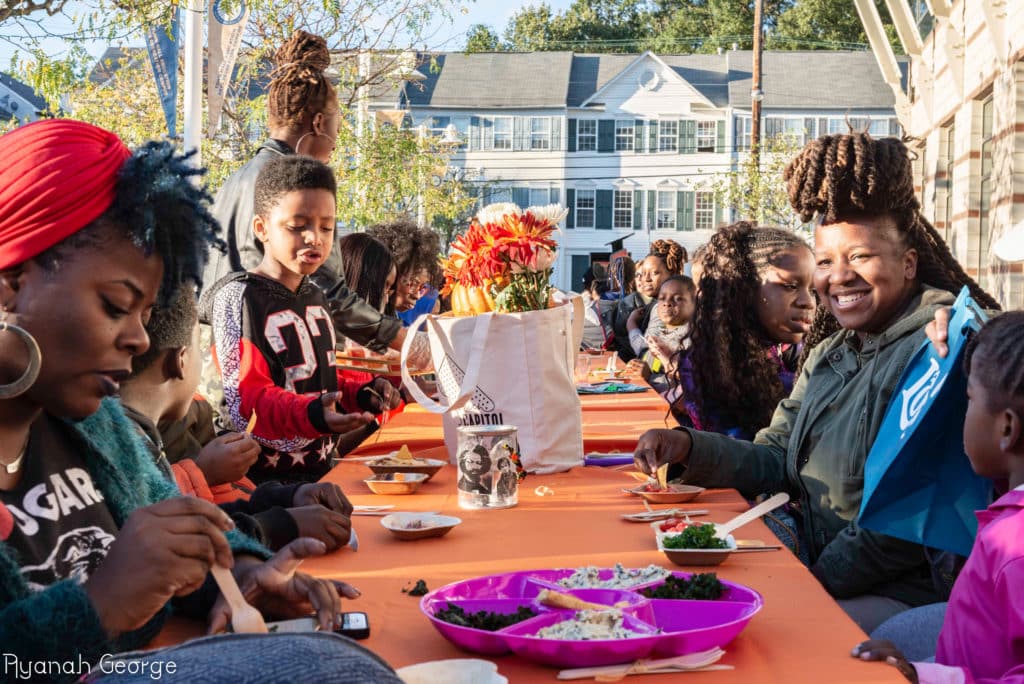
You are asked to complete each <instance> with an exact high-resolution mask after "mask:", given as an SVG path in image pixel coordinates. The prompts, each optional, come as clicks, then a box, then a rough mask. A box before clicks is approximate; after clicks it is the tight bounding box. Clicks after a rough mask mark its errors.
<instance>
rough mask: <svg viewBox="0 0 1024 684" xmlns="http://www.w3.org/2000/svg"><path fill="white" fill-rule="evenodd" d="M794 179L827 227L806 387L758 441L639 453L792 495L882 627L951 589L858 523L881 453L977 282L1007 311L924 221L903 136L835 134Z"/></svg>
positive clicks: (924, 562) (834, 574)
mask: <svg viewBox="0 0 1024 684" xmlns="http://www.w3.org/2000/svg"><path fill="white" fill-rule="evenodd" d="M785 178H786V181H787V183H788V188H789V197H790V202H791V204H792V205H793V208H794V209H795V210H796V211H797V213H799V214H800V216H801V217H802V218H803V219H804V220H810V219H812V218H814V217H818V220H819V223H818V226H817V228H816V229H815V261H816V270H815V275H814V287H815V290H816V291H817V294H818V300H819V310H818V312H817V314H816V315H815V319H816V325H815V326H814V327H813V328H812V331H811V333H809V334H808V338H807V339H806V340H805V345H806V346H807V347H809V348H810V349H809V350H808V352H807V353H806V354H805V356H806V358H805V360H804V363H803V366H802V368H801V370H800V372H799V375H798V377H797V380H796V382H795V384H794V387H793V391H792V392H791V393H790V395H789V397H788V398H786V399H783V400H782V401H781V402H780V403H779V405H778V407H777V408H776V410H775V413H774V415H773V416H772V421H771V424H770V425H769V426H768V427H766V428H765V429H763V430H761V431H760V432H758V433H757V435H756V436H755V438H754V441H753V442H742V441H738V440H732V439H729V438H728V437H725V436H723V435H718V434H712V433H706V432H700V431H697V430H691V429H686V428H683V429H680V430H654V431H649V432H647V433H645V434H644V435H643V436H641V438H640V442H639V444H638V445H637V450H636V453H635V459H636V462H637V465H638V466H639V467H640V468H642V469H643V470H645V471H647V472H654V471H655V469H656V468H658V467H659V466H660V465H662V464H666V463H667V464H671V465H672V471H673V474H674V475H675V476H676V477H681V478H682V479H683V480H685V481H687V482H692V483H699V484H702V485H706V486H712V487H736V488H737V489H739V490H740V491H741V492H743V493H745V494H747V495H750V496H753V495H756V494H758V493H760V492H763V491H780V490H784V491H788V492H789V493H790V495H791V496H792V497H793V498H794V499H796V500H798V502H799V508H800V510H801V512H802V517H801V518H800V519H799V520H798V522H800V523H801V527H802V530H801V536H802V541H803V542H804V544H802V545H803V546H805V547H806V548H807V550H808V552H809V560H810V568H811V572H813V573H814V575H815V576H816V577H817V578H818V580H819V581H820V582H821V583H822V585H824V587H825V588H826V589H827V590H828V591H829V593H831V594H832V596H834V597H835V598H836V599H838V600H839V603H840V605H841V606H842V607H843V608H844V610H846V612H847V613H848V614H849V615H850V616H851V617H852V618H853V619H854V620H855V621H856V622H857V623H858V624H859V625H860V626H861V628H862V629H864V630H865V631H868V632H870V631H871V630H872V629H874V628H875V627H876V626H877V625H879V624H880V623H881V622H883V621H884V620H885V619H887V618H888V617H890V616H892V615H894V614H896V613H898V612H901V611H903V610H906V609H907V608H908V607H911V606H918V605H924V604H927V603H933V602H936V601H940V600H943V598H944V595H945V594H947V593H948V589H949V588H948V587H947V586H939V584H938V583H937V582H935V581H933V575H932V572H931V565H930V563H929V558H928V557H927V555H926V550H925V549H924V547H922V546H921V545H919V544H915V543H912V542H908V541H904V540H901V539H896V538H893V537H888V536H886V535H884V534H880V533H877V532H874V531H870V530H866V529H863V528H861V527H860V526H859V525H858V523H857V516H858V512H859V510H860V504H861V498H862V496H863V486H864V463H865V461H866V459H867V454H868V451H869V450H870V449H871V445H872V444H873V443H874V441H875V437H876V436H877V434H878V430H879V428H880V426H881V423H882V420H883V418H884V416H885V413H886V411H887V409H888V407H889V402H890V399H891V398H892V396H893V393H894V392H895V390H896V386H897V383H898V382H899V378H900V375H901V374H902V371H903V369H904V367H905V366H906V364H907V363H908V361H909V360H910V358H911V357H912V355H913V354H914V352H915V351H916V350H917V348H918V347H919V346H920V345H921V343H922V342H923V341H924V340H925V339H926V332H925V328H926V326H927V325H928V324H929V323H930V322H931V321H932V320H933V319H934V318H935V314H936V311H937V310H938V309H940V308H942V307H946V306H949V305H950V304H952V303H953V301H954V297H955V294H956V292H957V291H958V290H959V289H960V288H961V287H962V286H964V285H967V286H968V287H969V288H970V289H971V291H972V294H973V295H974V297H975V299H976V300H977V301H978V302H980V303H981V304H982V305H984V306H987V307H992V308H995V306H996V303H995V301H994V300H993V299H992V298H991V297H990V296H989V295H988V294H986V293H985V292H983V291H982V290H981V289H980V288H979V287H978V286H977V284H975V283H974V281H972V280H971V279H970V278H969V277H967V275H966V274H965V273H964V272H963V270H962V269H961V268H960V267H959V266H957V264H956V262H955V261H954V260H953V257H952V256H951V255H950V253H949V250H948V248H947V247H946V246H945V245H944V244H943V242H942V240H941V239H940V238H939V237H938V235H937V234H936V233H935V230H934V228H932V227H931V225H930V224H928V222H927V221H926V220H925V219H924V218H923V217H922V216H921V214H920V210H919V206H918V203H917V200H916V199H915V197H914V193H913V180H912V174H911V167H910V158H909V155H908V153H907V148H906V146H905V145H904V144H903V143H902V142H901V141H899V140H896V139H893V138H886V139H881V140H875V139H873V138H871V137H870V136H869V135H867V134H855V135H835V136H824V137H822V138H819V139H817V140H814V141H812V142H810V143H808V144H807V145H806V146H805V147H804V149H803V150H802V151H801V152H800V154H798V155H797V157H796V158H795V159H794V160H793V161H791V162H790V164H789V166H788V167H787V168H786V172H785ZM702 280H704V281H705V282H704V283H702V287H703V286H704V285H705V284H707V282H706V281H707V278H703V279H702ZM702 296H703V291H702ZM832 320H834V321H835V323H831V321H832ZM830 328H831V329H834V332H833V333H832V334H831V335H828V334H827V331H828V330H829V329H830Z"/></svg>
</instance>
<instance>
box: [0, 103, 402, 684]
mask: <svg viewBox="0 0 1024 684" xmlns="http://www.w3.org/2000/svg"><path fill="white" fill-rule="evenodd" d="M0 154H2V155H3V158H4V160H5V165H4V166H3V167H2V168H0V643H2V644H3V650H4V652H5V665H7V666H9V665H10V660H9V659H10V658H11V657H13V658H14V660H15V661H17V662H18V663H19V665H18V668H19V671H24V672H25V673H26V674H25V676H24V678H25V679H30V678H31V679H32V680H34V681H35V680H44V679H45V680H46V681H79V676H80V675H87V674H90V673H92V675H91V676H90V678H89V681H111V680H113V679H114V678H115V677H116V678H117V681H118V682H123V681H140V680H141V681H151V676H152V674H153V673H154V672H155V673H156V677H154V678H156V679H159V678H160V676H161V672H162V670H161V669H160V668H162V666H163V664H165V663H168V662H175V663H176V667H177V670H176V671H174V670H170V669H169V668H168V673H169V674H171V673H173V674H176V675H177V676H178V677H180V678H181V679H182V680H183V681H223V680H224V679H225V675H224V673H225V672H231V673H232V676H231V677H230V678H231V679H233V680H234V681H247V680H251V681H255V680H258V681H272V682H282V683H284V682H288V683H290V682H295V681H336V682H365V681H383V682H396V681H398V680H397V678H396V677H395V676H394V675H393V673H392V672H391V670H390V668H389V667H388V666H387V665H386V664H384V663H383V662H381V661H380V660H379V659H377V658H376V657H375V656H373V655H372V654H369V652H367V651H365V650H364V649H360V648H358V647H353V646H352V645H351V644H349V643H348V642H347V640H344V639H341V638H336V637H334V635H330V634H325V635H322V637H315V638H310V637H299V636H298V635H289V636H288V637H285V635H283V634H269V635H268V634H264V635H252V634H249V635H243V634H235V635H231V636H226V637H216V638H211V639H205V640H196V641H192V642H189V643H186V644H183V645H182V646H179V647H177V649H176V650H175V651H174V653H173V654H167V653H166V652H164V653H161V652H160V651H157V652H154V653H149V654H145V655H138V654H135V655H125V656H120V657H117V658H115V659H131V660H133V661H137V662H135V663H134V665H131V666H130V667H132V668H133V669H128V670H127V672H134V673H139V672H142V673H145V674H139V675H138V676H137V677H134V678H133V677H132V675H130V674H129V675H128V676H127V677H126V678H122V677H119V676H117V675H112V676H111V677H106V676H105V675H106V673H113V672H115V671H116V670H115V669H114V665H115V663H113V662H112V660H111V656H110V655H109V654H112V653H118V652H121V651H131V650H135V649H139V648H142V647H144V646H145V645H146V644H147V643H148V642H150V641H151V640H152V639H153V637H154V636H155V635H156V634H157V633H158V632H159V631H160V630H161V628H162V627H163V625H164V624H165V623H166V621H167V618H168V617H169V616H170V615H171V613H172V612H173V613H175V614H178V615H183V616H187V617H191V618H194V619H199V620H204V619H205V620H206V621H208V625H209V629H210V631H211V632H217V631H222V630H223V629H225V628H226V627H227V626H228V624H229V621H230V618H231V613H230V608H229V606H228V604H227V603H226V602H225V601H224V599H223V597H222V596H220V595H219V592H218V589H217V585H216V583H215V582H214V581H213V578H212V576H211V575H210V573H209V570H210V568H211V566H212V565H214V564H216V565H218V566H221V567H222V568H225V569H229V571H230V572H231V573H232V574H233V575H234V576H235V578H236V580H237V582H238V584H239V585H240V586H241V589H242V591H243V592H245V593H246V595H247V597H248V598H249V600H250V601H251V602H252V603H253V605H255V606H256V607H257V608H258V609H262V610H265V611H267V612H268V613H269V614H271V615H273V616H275V617H299V616H302V615H307V614H309V613H311V612H316V614H317V616H318V620H319V623H320V625H321V626H322V628H324V629H327V630H330V629H331V628H332V627H333V624H334V622H335V620H336V619H337V614H338V610H339V609H340V597H339V592H341V593H342V594H344V595H346V596H348V597H350V598H352V597H355V596H357V595H358V592H357V591H356V590H355V589H353V588H352V587H350V586H348V585H346V584H344V583H335V582H332V581H330V580H322V579H316V578H314V577H311V576H309V575H306V574H304V573H301V572H296V568H297V567H298V564H299V562H301V559H302V558H304V557H308V556H311V555H320V554H322V553H324V552H325V551H326V546H325V545H324V544H323V542H320V541H317V540H313V539H297V540H295V541H293V542H292V543H290V544H288V545H287V546H285V547H284V548H283V549H282V550H281V551H279V552H278V553H277V554H276V555H274V556H273V557H270V554H269V552H268V551H267V550H266V549H265V548H263V547H262V546H261V545H259V544H258V543H257V542H255V541H254V540H252V539H251V538H249V537H246V536H245V535H243V534H241V533H239V532H238V531H237V530H235V529H233V528H234V524H233V522H232V521H231V519H230V518H229V517H228V516H227V514H226V513H225V512H223V511H222V510H221V509H219V508H218V507H217V506H216V505H214V504H213V503H210V502H209V501H204V500H202V499H199V498H196V497H184V496H181V493H180V492H179V491H178V489H177V488H176V487H175V486H174V484H173V482H172V481H169V480H168V479H166V478H165V477H164V475H163V474H161V472H160V470H158V468H157V465H156V463H155V461H154V460H153V457H152V455H151V452H150V451H149V450H148V449H147V447H146V446H145V445H144V444H143V442H142V438H141V437H140V435H139V433H138V432H137V431H136V429H135V428H134V427H133V424H132V422H131V421H130V419H129V418H128V417H127V416H126V415H125V412H124V409H123V407H122V405H121V403H120V402H119V400H118V398H117V394H118V391H119V386H120V383H121V382H122V381H124V380H126V379H127V378H128V376H129V375H130V373H131V368H132V365H131V362H132V358H133V357H134V356H137V355H141V354H144V353H145V352H146V350H147V349H148V348H149V337H148V335H147V333H146V328H145V326H146V323H147V321H148V319H149V317H150V313H151V312H152V310H153V308H154V306H155V305H156V304H157V303H158V302H159V303H160V304H161V305H166V303H167V302H170V301H172V300H173V298H174V297H175V296H176V295H177V294H178V292H179V291H180V288H182V287H190V286H191V282H192V281H198V280H199V277H200V274H201V273H202V269H203V264H204V261H205V259H206V252H207V247H208V246H210V245H211V244H216V243H217V240H216V238H215V233H216V227H217V226H216V222H215V221H214V219H213V217H212V216H211V215H210V213H209V210H208V208H207V207H208V205H209V200H210V197H209V195H208V194H207V193H206V191H205V190H204V189H201V188H199V187H197V186H195V185H193V183H192V180H193V178H195V177H197V176H199V175H200V174H201V173H202V172H201V171H199V170H197V169H195V168H191V167H190V165H189V163H188V162H187V160H186V158H185V157H183V156H182V155H181V154H179V153H177V152H176V151H175V149H174V148H173V146H171V145H170V144H169V143H166V142H161V143H147V144H145V145H143V146H142V147H140V148H139V149H137V150H135V151H134V152H133V151H130V150H129V149H128V148H127V147H125V145H124V143H123V142H122V141H121V140H120V138H118V137H117V136H116V135H114V134H113V133H111V132H109V131H106V130H103V129H100V128H97V127H95V126H92V125H90V124H86V123H82V122H79V121H71V120H62V119H49V120H43V121H38V122H35V123H31V124H28V125H25V126H21V127H19V128H16V129H15V130H14V131H12V132H10V133H7V134H6V135H3V136H0ZM281 637H285V638H281ZM271 639H273V641H270V640H271ZM258 654H266V655H263V656H261V655H258ZM101 659H102V661H103V663H104V667H102V668H97V671H95V672H94V671H92V669H91V668H92V667H95V666H96V664H97V663H98V662H99V661H101ZM332 660H333V661H334V662H333V663H332V662H331V661H332ZM138 661H141V662H138ZM40 666H44V667H46V668H47V670H46V672H42V671H40V669H39V667H40ZM121 666H125V664H124V663H122V664H121ZM51 668H52V669H51ZM8 673H9V671H8ZM218 675H219V676H218ZM13 678H19V677H13ZM13 678H12V677H4V678H3V679H4V680H5V681H7V680H8V679H13ZM325 678H326V679H325Z"/></svg>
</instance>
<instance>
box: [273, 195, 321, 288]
mask: <svg viewBox="0 0 1024 684" xmlns="http://www.w3.org/2000/svg"><path fill="white" fill-rule="evenodd" d="M334 216H335V199H334V195H332V194H331V193H330V192H329V191H327V190H323V189H319V188H318V189H306V190H292V191H291V192H286V193H283V194H282V195H281V196H280V197H278V198H277V199H276V200H275V202H274V204H273V206H272V207H271V208H270V211H269V212H267V216H259V215H257V216H256V217H255V218H254V219H253V232H254V233H255V234H256V238H257V239H258V240H259V241H260V242H262V243H263V262H262V263H261V264H260V266H261V270H263V271H265V272H266V274H267V275H269V276H271V277H273V278H275V279H276V280H278V281H280V282H281V283H283V284H284V285H285V286H286V287H288V288H290V289H292V290H294V289H295V288H297V287H298V285H299V282H301V280H302V276H308V275H311V274H312V273H314V272H315V271H316V270H317V269H318V268H320V266H321V265H322V264H323V263H324V261H325V260H326V259H327V255H328V254H330V252H331V246H332V245H333V244H334V223H335V221H334Z"/></svg>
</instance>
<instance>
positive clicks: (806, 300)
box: [757, 247, 816, 344]
mask: <svg viewBox="0 0 1024 684" xmlns="http://www.w3.org/2000/svg"><path fill="white" fill-rule="evenodd" d="M760 275H761V291H760V293H759V297H758V301H757V320H758V321H759V322H760V323H761V326H762V327H763V328H764V331H765V333H767V335H768V339H769V340H770V341H772V342H779V343H788V344H797V343H799V342H801V341H803V338H804V335H805V334H806V333H807V332H808V331H809V330H810V329H811V321H812V319H813V318H814V307H815V304H816V303H815V301H814V292H813V291H812V289H811V287H812V284H813V280H814V255H812V254H811V250H810V248H807V249H804V248H802V247H794V248H790V249H786V250H782V251H780V252H777V253H775V254H774V255H772V257H771V259H770V260H769V265H768V266H767V267H766V268H764V269H763V270H762V272H761V274H760Z"/></svg>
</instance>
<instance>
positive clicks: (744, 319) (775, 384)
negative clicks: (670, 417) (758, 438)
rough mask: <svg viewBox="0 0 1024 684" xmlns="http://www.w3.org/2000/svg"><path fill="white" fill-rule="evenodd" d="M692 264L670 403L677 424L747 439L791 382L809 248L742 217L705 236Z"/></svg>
mask: <svg viewBox="0 0 1024 684" xmlns="http://www.w3.org/2000/svg"><path fill="white" fill-rule="evenodd" d="M694 270H695V271H696V270H699V272H700V274H701V283H699V284H698V287H699V288H700V292H701V295H700V297H698V299H697V307H696V309H695V311H694V315H693V319H692V320H691V324H690V332H689V340H690V348H689V349H688V350H687V351H686V352H684V353H683V354H681V359H680V361H679V364H678V370H677V375H676V382H675V386H676V388H677V389H676V391H677V392H678V399H676V400H675V402H674V410H675V412H676V415H677V417H678V418H679V420H680V423H681V424H683V425H688V426H692V427H694V428H696V429H698V430H706V431H709V432H721V433H725V434H729V435H731V436H733V437H738V438H740V439H752V438H753V436H754V434H756V433H757V431H758V430H760V429H761V428H763V427H765V426H766V425H768V423H769V422H770V421H771V417H772V412H773V411H774V410H775V407H776V405H778V403H779V402H780V401H781V400H782V399H783V398H784V397H786V396H788V395H789V392H790V390H792V388H793V378H794V374H795V372H796V367H797V361H798V359H799V356H800V343H801V342H802V341H803V338H804V335H805V334H806V333H807V331H808V330H810V327H811V317H812V316H813V314H814V307H815V300H814V293H813V291H812V289H811V279H812V277H813V276H814V255H813V253H812V252H811V248H810V247H809V246H808V245H807V243H806V242H804V241H803V240H802V239H801V238H800V236H798V235H797V234H796V233H793V232H792V231H789V230H782V229H780V228H767V227H764V228H762V227H758V226H756V225H754V224H752V223H749V222H746V221H740V222H739V223H735V224H733V225H731V226H726V227H725V228H722V229H721V230H719V231H718V232H716V233H715V234H714V235H713V236H712V237H711V240H710V241H709V242H708V243H707V245H705V247H704V250H703V252H702V254H701V261H700V264H699V267H698V264H697V263H694Z"/></svg>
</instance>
